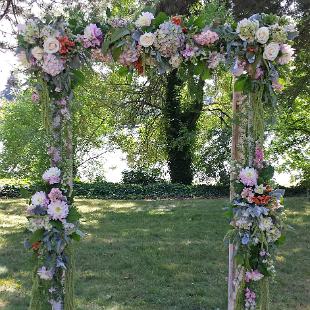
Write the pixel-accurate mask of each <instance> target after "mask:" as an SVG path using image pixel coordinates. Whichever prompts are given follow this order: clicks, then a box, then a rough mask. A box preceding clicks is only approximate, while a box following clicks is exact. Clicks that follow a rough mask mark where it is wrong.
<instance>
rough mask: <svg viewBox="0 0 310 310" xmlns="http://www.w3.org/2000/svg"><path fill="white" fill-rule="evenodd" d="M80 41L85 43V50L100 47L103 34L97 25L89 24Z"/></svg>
mask: <svg viewBox="0 0 310 310" xmlns="http://www.w3.org/2000/svg"><path fill="white" fill-rule="evenodd" d="M78 39H79V40H80V41H81V42H82V43H83V46H84V47H85V48H89V47H98V46H100V45H101V43H102V40H103V34H102V31H101V29H100V28H98V27H97V25H96V24H89V25H88V26H87V27H86V28H85V29H84V35H80V36H79V37H78Z"/></svg>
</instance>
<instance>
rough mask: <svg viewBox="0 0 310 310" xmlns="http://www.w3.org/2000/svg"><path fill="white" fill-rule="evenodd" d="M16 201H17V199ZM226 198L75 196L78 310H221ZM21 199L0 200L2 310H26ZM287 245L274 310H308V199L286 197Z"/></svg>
mask: <svg viewBox="0 0 310 310" xmlns="http://www.w3.org/2000/svg"><path fill="white" fill-rule="evenodd" d="M16 202H18V204H16ZM225 204H226V201H225V200H221V199H219V200H184V201H147V202H146V201H134V202H131V201H130V202H123V201H122V202H118V201H100V200H77V205H78V206H79V208H80V210H81V211H82V213H83V216H84V219H83V221H82V223H83V229H84V230H85V231H86V232H87V233H88V235H87V237H86V238H85V240H83V241H82V242H81V243H80V244H79V245H77V248H76V270H77V274H76V300H77V309H79V310H87V309H91V310H96V309H106V310H121V309H125V310H170V309H171V310H172V309H175V310H183V309H184V310H215V309H225V308H226V276H227V249H226V248H225V246H224V245H223V242H222V241H223V237H224V235H225V233H226V231H227V228H228V225H227V222H226V220H225V218H224V216H223V210H222V208H223V206H224V205H225ZM22 206H23V203H21V202H20V200H17V201H11V202H5V203H3V202H2V201H0V226H1V225H3V228H2V226H1V231H0V281H1V282H0V308H1V309H2V308H3V309H6V310H19V309H23V310H24V309H26V307H27V304H28V302H29V298H30V297H29V294H30V288H31V270H32V265H31V258H30V256H31V255H30V254H29V253H28V252H27V251H25V250H24V249H23V245H22V243H23V239H24V233H23V229H22V227H23V226H24V223H25V221H24V218H23V214H22V211H23V208H22ZM287 209H288V223H289V224H290V225H292V226H293V227H294V228H295V231H289V232H288V237H287V243H286V244H285V245H284V246H283V247H281V248H280V250H279V253H278V256H277V270H278V276H277V278H276V283H274V284H273V285H272V287H271V296H272V307H271V309H272V310H291V309H294V310H295V309H297V310H308V309H310V301H309V296H310V292H309V288H310V283H309V279H310V274H309V265H310V261H309V258H310V255H309V254H310V253H309V249H310V244H309V240H308V239H309V238H308V235H309V224H310V218H309V217H310V213H309V204H307V203H306V201H305V200H303V199H288V201H287Z"/></svg>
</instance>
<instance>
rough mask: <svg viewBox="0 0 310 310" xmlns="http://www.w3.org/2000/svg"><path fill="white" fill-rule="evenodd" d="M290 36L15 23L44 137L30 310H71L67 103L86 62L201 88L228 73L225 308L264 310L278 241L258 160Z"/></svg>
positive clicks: (274, 202)
mask: <svg viewBox="0 0 310 310" xmlns="http://www.w3.org/2000/svg"><path fill="white" fill-rule="evenodd" d="M296 35H297V32H296V28H295V25H294V23H293V21H292V20H291V19H289V18H288V17H278V16H274V15H267V14H256V15H253V16H251V17H250V18H248V19H243V20H241V21H239V22H238V23H237V25H231V24H223V25H222V24H218V23H217V22H216V21H215V22H213V23H211V24H207V23H206V19H205V15H204V14H201V15H200V16H196V17H189V18H186V17H182V16H172V17H169V16H167V15H166V14H165V13H159V14H157V15H156V16H154V13H152V12H149V11H145V12H141V14H140V15H139V16H138V17H137V19H136V20H134V21H133V22H129V21H126V20H123V19H108V20H107V21H106V22H105V23H90V24H88V25H85V26H84V27H83V28H81V26H80V23H78V22H77V21H74V20H72V19H70V20H69V21H68V22H67V21H66V20H65V19H64V18H62V17H55V18H54V17H46V18H45V19H43V20H40V19H38V18H35V17H33V18H31V19H29V20H27V21H26V23H25V25H20V26H19V35H18V44H19V48H18V56H19V58H20V60H21V61H22V63H23V64H24V65H25V66H26V67H27V71H28V72H29V75H30V76H31V78H32V81H33V82H32V84H33V85H34V87H35V91H34V92H33V95H32V99H33V101H35V102H39V103H40V105H41V108H42V115H43V123H44V126H45V128H46V131H47V133H48V135H49V137H50V139H49V142H48V146H47V151H48V154H49V155H50V164H51V165H50V167H49V168H48V169H47V170H46V171H45V172H44V174H43V176H42V178H43V180H44V181H45V184H46V185H45V186H44V187H43V188H42V189H41V190H40V191H38V192H36V193H35V194H34V195H33V196H32V198H31V202H30V205H29V207H28V209H27V217H28V220H29V226H28V229H29V231H30V232H31V234H30V236H29V238H28V240H27V242H26V246H27V247H28V248H29V249H32V251H33V252H34V254H35V256H36V261H37V266H36V267H35V271H34V284H33V291H32V300H31V305H30V309H35V310H40V309H42V310H43V309H44V310H46V309H49V308H52V309H65V310H68V309H74V297H73V257H74V256H73V254H72V243H73V241H74V240H76V241H78V240H80V238H81V237H82V236H83V233H82V232H81V231H80V229H79V218H80V215H79V213H78V210H77V209H76V208H75V207H74V202H73V179H72V163H73V161H72V125H71V112H72V98H73V96H74V88H75V87H76V86H77V85H78V83H79V82H80V81H81V79H82V78H83V75H81V73H80V71H79V69H80V68H81V67H82V66H83V65H85V64H86V63H88V62H89V61H98V62H104V63H107V64H111V63H113V64H114V65H115V66H122V68H123V69H122V70H123V72H124V73H128V74H132V72H134V71H135V72H137V73H138V74H145V75H148V74H165V73H167V72H171V71H174V72H175V73H176V74H181V72H182V71H184V70H190V72H192V74H193V75H194V76H195V77H196V79H197V80H200V81H202V82H203V81H204V80H205V79H208V78H209V77H210V74H211V73H212V71H214V70H218V69H219V68H221V69H223V70H231V72H232V74H233V76H234V80H235V82H234V94H233V113H234V122H233V137H232V172H231V201H232V207H231V212H230V219H231V226H232V229H231V231H229V232H228V234H227V238H228V240H229V241H230V246H229V252H230V253H229V279H228V308H229V309H267V308H268V279H269V278H271V277H272V276H273V274H274V265H273V258H274V254H273V253H274V250H275V249H276V247H277V245H279V244H280V243H281V242H282V241H283V240H284V235H283V229H284V223H283V205H282V196H283V192H282V191H281V190H274V189H273V188H272V186H271V183H270V181H271V179H272V176H273V168H272V167H271V166H270V165H269V164H268V163H267V162H266V161H265V160H264V152H263V145H264V141H265V139H266V137H265V136H264V122H265V121H264V119H265V115H268V114H269V113H272V112H271V109H272V105H273V104H274V103H275V101H276V96H277V93H278V92H280V91H281V90H282V88H283V82H284V80H282V79H281V78H280V76H279V75H280V73H279V71H278V69H277V68H278V67H279V66H281V67H282V68H281V72H285V70H286V68H287V64H288V63H289V62H290V60H291V59H292V56H293V53H294V51H293V49H292V48H291V46H290V45H289V44H290V43H291V41H292V40H293V39H294V37H295V36H296Z"/></svg>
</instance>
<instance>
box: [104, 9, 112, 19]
mask: <svg viewBox="0 0 310 310" xmlns="http://www.w3.org/2000/svg"><path fill="white" fill-rule="evenodd" d="M105 13H106V15H107V17H108V18H110V17H111V16H112V12H111V9H110V8H107V9H106V11H105Z"/></svg>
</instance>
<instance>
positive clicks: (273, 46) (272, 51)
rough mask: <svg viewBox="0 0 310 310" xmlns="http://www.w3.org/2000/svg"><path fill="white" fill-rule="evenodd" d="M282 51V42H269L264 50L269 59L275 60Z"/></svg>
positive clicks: (266, 57) (264, 55)
mask: <svg viewBox="0 0 310 310" xmlns="http://www.w3.org/2000/svg"><path fill="white" fill-rule="evenodd" d="M279 51H280V44H278V43H269V44H268V45H267V46H266V47H265V50H264V54H263V57H264V58H265V59H267V60H270V61H273V60H275V59H276V58H277V56H278V54H279Z"/></svg>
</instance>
